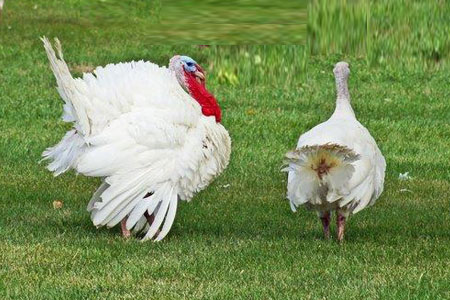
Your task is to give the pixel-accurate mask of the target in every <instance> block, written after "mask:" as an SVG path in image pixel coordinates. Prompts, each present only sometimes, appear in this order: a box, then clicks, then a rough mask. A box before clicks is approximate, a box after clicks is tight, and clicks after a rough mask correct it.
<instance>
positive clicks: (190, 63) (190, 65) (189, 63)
mask: <svg viewBox="0 0 450 300" xmlns="http://www.w3.org/2000/svg"><path fill="white" fill-rule="evenodd" d="M186 65H187V66H188V67H193V66H194V63H193V62H187V63H186Z"/></svg>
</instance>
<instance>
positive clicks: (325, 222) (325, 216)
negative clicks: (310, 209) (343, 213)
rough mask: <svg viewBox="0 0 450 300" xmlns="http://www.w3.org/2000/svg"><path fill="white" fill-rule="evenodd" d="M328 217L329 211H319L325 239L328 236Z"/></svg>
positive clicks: (329, 215)
mask: <svg viewBox="0 0 450 300" xmlns="http://www.w3.org/2000/svg"><path fill="white" fill-rule="evenodd" d="M330 218H331V212H329V211H326V212H320V220H321V221H322V226H323V234H324V236H325V239H327V240H328V239H329V238H330Z"/></svg>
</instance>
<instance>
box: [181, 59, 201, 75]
mask: <svg viewBox="0 0 450 300" xmlns="http://www.w3.org/2000/svg"><path fill="white" fill-rule="evenodd" d="M180 60H181V62H182V63H183V65H184V69H185V70H186V71H188V72H195V71H197V67H196V65H197V63H196V62H195V60H193V59H192V58H190V57H189V56H184V55H183V56H180Z"/></svg>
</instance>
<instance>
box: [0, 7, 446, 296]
mask: <svg viewBox="0 0 450 300" xmlns="http://www.w3.org/2000/svg"><path fill="white" fill-rule="evenodd" d="M6 2H7V3H6V7H5V8H6V9H8V10H5V14H4V15H3V16H2V17H3V19H2V23H0V241H1V243H0V298H1V299H433V300H434V299H449V298H450V288H449V282H450V271H449V270H450V225H449V224H450V209H449V199H450V163H449V157H450V150H449V147H448V146H449V143H450V139H449V132H450V125H449V121H448V120H449V119H450V103H449V99H450V86H449V78H450V68H449V64H448V61H449V55H448V49H449V47H448V46H449V42H448V37H447V36H446V35H444V34H442V29H441V27H444V28H448V26H449V24H448V19H445V18H444V12H445V9H446V8H448V6H445V5H446V4H445V1H436V3H435V4H436V5H443V6H442V7H440V8H439V7H438V8H436V7H434V6H433V5H425V4H423V5H421V4H420V3H421V2H419V1H378V2H377V6H374V7H372V8H370V10H369V11H370V13H371V14H370V18H367V16H368V15H367V14H364V10H365V9H367V7H362V8H361V7H359V6H357V7H353V6H352V5H354V4H348V5H349V6H350V8H349V9H348V10H345V11H341V10H338V9H336V7H335V6H332V5H330V6H329V7H324V6H321V4H320V3H316V1H313V4H311V5H312V6H311V7H310V8H309V9H308V14H309V15H308V19H309V21H308V28H309V30H310V34H311V35H310V36H309V38H308V44H307V45H305V46H303V45H293V46H280V45H273V46H211V47H209V48H200V47H197V46H192V45H157V44H158V43H160V42H161V40H162V37H161V36H157V37H154V38H152V37H151V36H147V37H146V38H145V39H140V38H139V34H138V33H137V31H139V30H140V29H142V28H144V25H145V24H147V23H145V22H144V21H136V22H130V23H129V24H128V26H127V27H126V28H123V27H120V26H119V25H117V26H118V27H114V29H117V30H116V31H114V30H110V29H108V26H107V24H108V23H107V22H106V23H104V24H105V25H102V26H103V27H102V26H100V25H101V24H103V23H102V22H100V21H99V20H98V19H96V20H97V21H95V22H98V24H97V23H95V24H94V22H91V21H89V20H88V19H86V20H87V21H86V22H84V21H80V20H84V17H83V16H82V15H81V16H80V15H77V13H75V10H74V11H72V12H70V13H68V15H69V16H66V14H64V13H63V12H64V8H70V7H73V8H76V10H77V11H79V10H78V9H79V6H76V5H81V4H82V3H83V1H67V2H65V6H62V5H61V6H59V7H58V6H57V5H56V1H46V2H44V1H42V3H40V2H36V3H38V7H37V8H36V10H35V11H30V10H27V9H25V8H27V7H28V8H30V7H31V9H33V8H32V5H31V4H30V3H32V2H31V1H21V2H19V1H9V3H8V0H6ZM212 2H213V1H211V3H212ZM338 2H339V1H338ZM343 2H346V1H343ZM392 2H398V3H401V2H407V3H409V4H414V5H412V6H411V7H412V9H408V10H404V16H405V18H406V19H408V20H409V21H410V22H409V23H408V22H406V23H405V25H404V26H403V27H402V30H403V31H402V32H403V35H402V34H400V33H398V30H397V29H396V28H397V25H398V24H399V23H400V21H399V20H398V18H395V17H392V18H386V17H385V15H383V14H384V11H383V10H382V8H383V5H384V6H385V7H387V8H389V7H390V6H389V5H393V6H394V7H395V5H394V4H390V3H392ZM33 3H35V2H33ZM44 3H45V5H48V9H43V7H45V5H44ZM80 3H81V4H80ZM136 3H137V2H136ZM442 3H444V4H442ZM27 5H28V6H27ZM30 5H31V6H30ZM70 5H73V6H70ZM313 5H316V6H313ZM397 5H400V4H397ZM314 7H315V8H314ZM313 8H314V9H313ZM397 8H398V7H397ZM19 9H21V10H19ZM152 9H155V8H152ZM215 9H218V10H220V9H221V8H219V7H216V8H215ZM286 9H289V8H286ZM359 9H361V10H359ZM163 10H164V6H163V7H162V8H161V15H164V11H163ZM156 11H157V9H156ZM419 11H422V13H423V14H424V15H425V17H423V18H419V17H418V16H419V15H420V14H419ZM395 12H396V14H399V11H398V10H395ZM100 13H101V11H99V12H98V14H100ZM157 13H158V12H157ZM71 14H73V15H71ZM346 14H348V15H350V16H352V17H353V19H352V20H354V22H355V24H356V25H361V27H358V26H355V27H354V31H353V32H354V33H356V34H357V35H360V36H359V37H358V36H356V37H355V36H348V35H347V36H348V37H349V38H351V39H352V41H353V42H352V43H351V44H350V46H349V44H346V43H344V42H342V39H343V37H341V36H340V35H339V32H332V31H330V32H322V31H321V30H324V29H323V28H335V27H333V26H332V24H331V23H330V22H331V21H324V19H323V16H328V17H327V18H331V19H329V20H333V18H336V20H339V19H341V18H343V19H346V18H345V16H346ZM70 16H71V17H70ZM430 16H433V20H436V21H438V22H444V20H447V23H441V26H435V25H432V24H434V23H430V22H428V21H427V18H431V17H430ZM71 18H72V19H71ZM136 18H137V19H139V18H141V17H140V15H139V14H137V17H136ZM294 19H295V18H294ZM368 19H370V21H367V20H368ZM20 20H22V21H21V22H20ZM30 20H35V21H36V22H33V23H32V22H31V21H30ZM273 20H274V21H273V22H276V18H275V17H274V19H273ZM412 20H414V22H412ZM161 23H163V22H162V21H161ZM318 24H319V25H318ZM408 24H409V25H411V24H416V25H417V26H419V27H417V26H409V27H408ZM427 24H429V26H427ZM97 25H98V26H100V27H98V26H97ZM114 26H116V25H114ZM119 27H120V28H119ZM321 28H322V29H321ZM87 30H89V31H87ZM336 30H337V29H336ZM431 31H432V32H433V34H432V35H429V34H428V33H430V32H431ZM364 32H365V33H364ZM313 33H315V34H313ZM327 34H329V35H332V36H335V37H336V41H341V42H336V43H334V44H333V45H332V46H330V47H329V48H327V47H324V46H323V45H324V44H325V43H329V44H330V45H331V44H332V43H331V38H330V37H329V36H328V37H327ZM340 34H341V35H342V34H343V33H340ZM42 35H47V36H49V37H54V36H58V37H59V38H60V40H61V42H62V44H63V50H64V53H65V58H66V61H67V62H68V63H69V66H70V68H71V69H72V71H73V72H74V74H76V75H81V72H83V71H89V70H91V69H92V67H94V66H97V65H104V64H107V63H110V62H119V61H129V60H133V59H135V60H137V59H145V60H151V61H153V62H156V63H158V64H161V65H166V64H167V62H168V60H169V58H170V57H171V56H173V55H174V54H179V53H183V54H187V55H190V56H191V57H193V58H195V59H196V60H197V61H198V62H199V63H200V64H201V65H202V66H204V67H205V69H206V70H207V80H208V87H209V89H210V90H211V91H212V92H213V93H214V94H215V95H216V97H217V98H218V100H219V102H220V104H221V106H222V110H223V124H224V126H225V127H226V128H227V129H228V130H229V132H230V135H231V137H232V140H233V153H232V159H231V163H230V165H229V167H228V168H227V170H226V171H225V172H224V174H223V175H221V176H220V177H219V178H217V180H216V181H215V182H214V183H213V184H212V185H210V186H209V188H208V189H207V190H205V191H203V192H201V193H199V194H198V195H197V196H196V197H195V198H194V199H193V201H192V202H191V203H180V205H179V210H178V212H177V217H176V220H175V223H174V226H173V228H172V230H171V232H170V234H169V235H168V237H167V238H166V239H165V240H164V241H162V242H160V243H152V242H147V243H141V242H139V241H138V240H136V239H129V240H124V239H122V238H121V237H120V234H119V230H118V228H114V229H110V230H108V229H103V228H102V229H96V228H95V227H94V226H93V225H92V224H91V222H90V219H89V215H88V213H87V212H86V210H85V207H86V204H87V202H88V200H89V199H90V196H91V194H92V193H93V192H94V191H95V189H96V188H97V187H98V185H99V180H98V179H93V178H85V177H83V176H76V175H75V174H74V173H68V174H65V175H62V176H60V177H56V178H55V177H53V176H52V174H50V173H49V172H48V171H47V170H46V169H45V165H44V164H39V160H40V154H41V152H42V151H43V150H44V149H45V148H46V147H47V146H49V145H53V144H54V143H56V142H57V141H58V140H59V139H60V138H61V137H62V136H63V134H64V132H65V131H66V130H67V129H68V128H69V127H68V124H65V123H63V122H62V121H60V119H59V118H60V115H61V112H62V110H61V101H60V99H59V96H58V94H57V92H56V89H55V80H54V77H53V75H52V74H51V71H50V69H49V66H48V63H47V58H46V56H45V53H44V50H43V47H42V45H41V42H40V41H39V39H38V37H39V36H42ZM419 35H420V36H419ZM362 36H367V39H365V40H364V42H363V43H362V44H361V43H358V41H362V40H363V38H362ZM400 36H402V37H403V39H402V40H400V39H399V37H400ZM420 37H422V38H420ZM221 39H222V37H220V36H219V37H217V40H216V41H219V40H221ZM213 40H214V39H213ZM327 40H328V42H327ZM169 41H170V42H168V44H176V41H174V40H169ZM183 42H185V43H188V42H192V40H189V38H187V39H183ZM199 43H208V40H207V39H205V38H203V39H201V38H200V39H199ZM232 43H234V42H233V41H232ZM407 43H410V47H408V46H407ZM213 44H214V43H213ZM361 45H362V46H361ZM344 46H345V47H344ZM414 49H419V50H417V51H416V50H414ZM403 53H404V55H402V54H403ZM436 53H437V54H436ZM342 59H345V60H347V61H348V62H350V66H351V72H352V73H351V75H350V93H351V96H352V105H353V107H354V110H355V111H356V114H357V117H358V119H359V120H360V121H361V122H362V123H363V124H364V125H366V127H367V128H368V129H369V130H370V131H371V133H372V135H373V136H374V137H375V139H376V140H377V142H378V144H379V147H380V149H381V150H382V152H383V153H384V155H385V157H386V160H387V173H386V183H385V191H384V193H383V195H382V196H381V198H380V199H379V200H378V202H377V203H376V205H375V206H374V207H371V208H368V209H366V210H363V211H362V212H360V213H358V214H356V215H355V216H353V217H351V218H350V220H349V222H348V227H347V233H346V240H345V242H344V243H343V244H342V245H339V244H337V243H336V241H335V240H334V239H333V240H330V241H325V240H323V239H322V232H321V225H320V222H319V221H318V219H317V217H316V215H315V213H313V212H310V211H306V210H304V209H300V210H299V212H298V213H297V214H294V213H292V212H291V210H290V208H289V205H288V203H287V201H286V200H285V191H286V175H285V174H283V173H281V172H280V169H281V166H282V161H283V155H284V153H285V152H286V151H288V150H290V149H292V148H293V147H294V146H295V144H296V141H297V138H298V136H299V135H300V133H302V132H304V131H306V130H308V129H310V128H311V127H313V126H314V125H315V124H317V123H319V122H322V121H324V120H326V119H327V118H328V117H329V116H330V114H331V113H332V111H333V109H334V100H335V92H334V82H333V74H332V72H331V70H332V68H333V64H334V63H335V62H337V61H339V60H342ZM404 172H409V175H410V176H411V177H412V178H411V179H409V180H406V181H402V180H399V173H404ZM55 200H60V201H63V207H62V208H61V209H54V208H53V205H52V203H53V201H55ZM332 230H334V226H333V228H332Z"/></svg>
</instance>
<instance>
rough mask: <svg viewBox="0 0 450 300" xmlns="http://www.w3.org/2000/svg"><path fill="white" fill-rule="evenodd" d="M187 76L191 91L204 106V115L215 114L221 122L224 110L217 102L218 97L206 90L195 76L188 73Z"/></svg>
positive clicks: (217, 120) (193, 96)
mask: <svg viewBox="0 0 450 300" xmlns="http://www.w3.org/2000/svg"><path fill="white" fill-rule="evenodd" d="M185 78H186V84H187V86H188V87H189V93H190V94H191V96H192V98H194V99H195V100H197V102H198V103H199V104H200V106H201V107H202V113H203V115H205V116H215V118H216V122H218V123H220V121H221V120H222V111H221V110H220V106H219V105H218V104H217V100H216V98H214V96H213V95H211V94H210V93H209V92H208V91H207V90H206V87H205V86H204V85H202V84H200V83H198V82H197V81H196V80H195V77H194V76H192V75H190V74H187V73H186V74H185Z"/></svg>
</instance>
